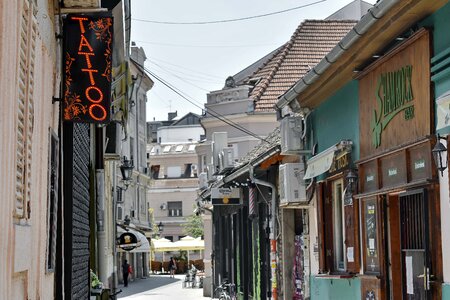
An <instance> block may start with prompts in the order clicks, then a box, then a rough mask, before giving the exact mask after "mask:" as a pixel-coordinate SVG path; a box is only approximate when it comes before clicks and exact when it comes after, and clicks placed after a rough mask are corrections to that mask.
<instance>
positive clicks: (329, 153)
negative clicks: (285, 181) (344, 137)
mask: <svg viewBox="0 0 450 300" xmlns="http://www.w3.org/2000/svg"><path fill="white" fill-rule="evenodd" d="M337 149H338V148H337V145H334V146H331V147H330V148H328V149H326V150H324V151H322V152H320V153H319V154H317V155H316V156H313V157H311V158H310V159H309V160H308V161H307V162H306V164H307V169H306V173H305V176H304V177H303V179H304V180H306V179H311V178H314V177H316V176H319V175H321V174H323V173H325V172H326V171H328V170H329V169H330V168H331V164H332V163H333V159H334V152H335V151H336V150H337Z"/></svg>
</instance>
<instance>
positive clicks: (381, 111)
mask: <svg viewBox="0 0 450 300" xmlns="http://www.w3.org/2000/svg"><path fill="white" fill-rule="evenodd" d="M412 70H413V68H412V66H411V65H408V66H405V67H402V68H401V69H399V70H396V71H392V72H386V73H382V74H381V75H380V77H379V78H378V81H377V86H376V89H375V97H376V99H377V106H378V107H377V109H375V110H374V111H373V116H372V120H371V123H370V128H371V130H372V144H373V146H374V147H375V148H378V147H379V146H380V145H381V134H382V132H383V130H384V129H385V128H386V127H387V125H388V124H389V122H390V121H391V120H392V119H393V118H394V117H395V116H396V115H397V114H399V113H400V112H404V118H405V120H410V119H412V118H414V103H412V100H413V99H414V93H413V89H412V84H411V82H412V80H411V79H412Z"/></svg>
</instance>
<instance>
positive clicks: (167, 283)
mask: <svg viewBox="0 0 450 300" xmlns="http://www.w3.org/2000/svg"><path fill="white" fill-rule="evenodd" d="M183 278H184V275H176V276H175V278H169V276H168V275H151V276H150V277H149V278H146V279H138V280H135V281H133V282H130V283H129V284H128V287H126V288H125V287H123V286H122V287H120V288H121V289H122V293H120V294H119V295H118V296H119V297H118V298H119V299H124V300H144V299H183V300H192V299H211V298H209V297H203V289H199V288H194V289H191V288H182V286H181V283H182V280H183Z"/></svg>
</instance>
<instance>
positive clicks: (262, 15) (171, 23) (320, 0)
mask: <svg viewBox="0 0 450 300" xmlns="http://www.w3.org/2000/svg"><path fill="white" fill-rule="evenodd" d="M325 1H327V0H319V1H316V2H312V3H308V4H304V5H300V6H296V7H292V8H288V9H284V10H280V11H275V12H271V13H266V14H261V15H255V16H250V17H243V18H235V19H226V20H216V21H204V22H171V21H156V20H145V19H135V18H132V20H134V21H138V22H146V23H153V24H164V25H206V24H218V23H229V22H237V21H245V20H251V19H256V18H262V17H268V16H272V15H276V14H281V13H285V12H289V11H293V10H297V9H300V8H304V7H308V6H312V5H316V4H318V3H321V2H325Z"/></svg>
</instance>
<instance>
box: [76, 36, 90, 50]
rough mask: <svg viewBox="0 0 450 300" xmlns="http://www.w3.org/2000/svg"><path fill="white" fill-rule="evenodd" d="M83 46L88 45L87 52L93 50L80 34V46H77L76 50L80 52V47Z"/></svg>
mask: <svg viewBox="0 0 450 300" xmlns="http://www.w3.org/2000/svg"><path fill="white" fill-rule="evenodd" d="M83 41H84V42H83ZM83 47H88V48H89V52H94V50H93V49H92V47H91V45H90V44H89V42H88V41H87V39H86V38H85V37H84V35H81V39H80V46H79V47H78V52H82V51H81V48H83Z"/></svg>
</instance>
